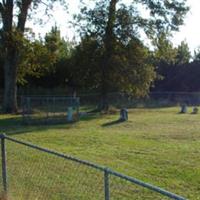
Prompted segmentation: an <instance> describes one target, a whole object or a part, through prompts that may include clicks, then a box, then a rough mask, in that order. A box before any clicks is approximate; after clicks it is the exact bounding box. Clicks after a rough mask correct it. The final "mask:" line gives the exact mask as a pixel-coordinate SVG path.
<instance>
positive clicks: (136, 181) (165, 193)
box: [0, 134, 187, 200]
mask: <svg viewBox="0 0 200 200" xmlns="http://www.w3.org/2000/svg"><path fill="white" fill-rule="evenodd" d="M0 139H7V140H9V141H11V142H14V143H18V144H21V145H24V146H27V147H30V148H32V149H36V150H38V151H41V152H45V153H48V154H51V155H54V156H57V157H60V158H64V159H66V160H70V161H73V162H76V163H79V164H83V165H86V166H88V167H92V168H95V169H97V170H100V171H103V172H105V173H107V174H109V175H113V176H116V177H119V178H121V179H124V180H126V181H128V182H131V183H133V184H136V185H138V186H142V187H144V188H147V189H149V190H151V191H154V192H157V193H160V194H161V195H163V196H166V197H169V198H171V199H175V200H187V199H186V198H184V197H182V196H179V195H177V194H174V193H172V192H169V191H167V190H165V189H162V188H160V187H157V186H154V185H152V184H149V183H146V182H143V181H141V180H139V179H136V178H133V177H130V176H126V175H124V174H121V173H118V172H116V171H113V170H112V169H109V168H107V167H104V166H101V165H97V164H94V163H92V162H89V161H85V160H81V159H78V158H75V157H73V156H69V155H66V154H63V153H59V152H56V151H53V150H49V149H47V148H43V147H39V146H37V145H34V144H31V143H29V142H23V141H21V140H18V139H15V138H12V137H9V136H7V135H5V134H0Z"/></svg>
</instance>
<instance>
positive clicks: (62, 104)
mask: <svg viewBox="0 0 200 200" xmlns="http://www.w3.org/2000/svg"><path fill="white" fill-rule="evenodd" d="M21 108H22V115H23V122H24V123H26V124H35V123H39V124H41V123H43V124H44V123H47V124H53V123H62V122H63V123H64V122H67V121H68V118H69V109H71V111H70V112H71V114H70V115H72V116H71V120H70V121H76V120H78V112H79V98H76V97H62V96H23V97H21Z"/></svg>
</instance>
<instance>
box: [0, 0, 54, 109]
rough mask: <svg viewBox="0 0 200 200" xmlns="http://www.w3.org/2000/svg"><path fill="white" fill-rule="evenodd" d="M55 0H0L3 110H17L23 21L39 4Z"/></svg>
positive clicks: (49, 6)
mask: <svg viewBox="0 0 200 200" xmlns="http://www.w3.org/2000/svg"><path fill="white" fill-rule="evenodd" d="M54 2H56V1H55V0H46V1H44V2H43V1H41V0H18V1H14V0H1V1H0V17H1V19H2V30H1V32H0V38H1V41H2V50H3V52H4V55H3V58H4V104H3V109H4V112H7V113H11V112H16V111H17V71H18V68H19V63H20V60H21V52H20V50H21V48H22V46H23V39H24V32H25V23H26V21H27V18H28V17H31V13H32V14H33V11H36V10H37V8H38V6H39V5H40V4H44V5H45V6H46V11H47V10H48V9H50V8H51V6H52V4H53V3H54Z"/></svg>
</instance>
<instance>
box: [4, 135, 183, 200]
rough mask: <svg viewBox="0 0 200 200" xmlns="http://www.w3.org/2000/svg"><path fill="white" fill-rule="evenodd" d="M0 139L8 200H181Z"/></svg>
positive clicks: (93, 167) (96, 168) (98, 168)
mask: <svg viewBox="0 0 200 200" xmlns="http://www.w3.org/2000/svg"><path fill="white" fill-rule="evenodd" d="M0 138H1V158H2V159H1V161H2V168H1V169H0V175H1V176H0V184H1V190H2V192H3V193H4V194H6V195H5V196H6V198H7V199H9V200H27V199H28V200H36V199H37V200H132V199H138V200H144V199H150V200H156V199H158V200H164V199H177V200H184V198H183V197H181V196H178V195H175V194H173V193H170V192H168V191H166V190H163V189H161V188H158V187H155V186H153V185H150V184H148V183H145V182H142V181H140V180H137V179H135V178H131V177H128V176H125V175H123V174H120V173H117V172H115V171H113V170H110V169H108V168H105V167H102V166H99V165H96V164H93V163H90V162H87V161H84V160H79V159H77V158H74V157H70V156H67V155H64V154H61V153H58V152H55V151H51V150H48V149H45V148H41V147H38V146H35V145H33V144H30V143H26V142H23V141H20V140H16V139H14V138H11V137H8V136H6V135H0Z"/></svg>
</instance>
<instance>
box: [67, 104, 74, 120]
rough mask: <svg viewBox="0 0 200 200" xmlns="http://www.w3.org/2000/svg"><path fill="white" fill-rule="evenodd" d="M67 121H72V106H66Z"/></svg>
mask: <svg viewBox="0 0 200 200" xmlns="http://www.w3.org/2000/svg"><path fill="white" fill-rule="evenodd" d="M67 121H68V122H72V121H73V108H72V107H68V109H67Z"/></svg>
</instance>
